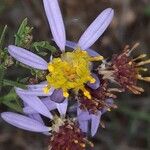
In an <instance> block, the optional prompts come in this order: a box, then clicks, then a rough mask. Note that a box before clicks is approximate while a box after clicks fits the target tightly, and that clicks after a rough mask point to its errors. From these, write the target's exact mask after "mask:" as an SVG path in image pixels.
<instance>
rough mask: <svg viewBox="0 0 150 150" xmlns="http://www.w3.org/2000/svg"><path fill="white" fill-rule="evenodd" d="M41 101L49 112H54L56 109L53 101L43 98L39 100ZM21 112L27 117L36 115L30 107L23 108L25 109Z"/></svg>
mask: <svg viewBox="0 0 150 150" xmlns="http://www.w3.org/2000/svg"><path fill="white" fill-rule="evenodd" d="M41 101H42V102H43V103H44V105H45V106H46V107H47V108H48V110H49V111H51V110H54V109H56V108H57V107H56V103H55V102H53V101H51V100H50V98H49V97H47V98H43V99H41ZM23 112H24V113H25V114H28V115H29V114H36V113H38V112H37V111H36V110H35V109H33V108H32V107H30V106H25V107H24V108H23Z"/></svg>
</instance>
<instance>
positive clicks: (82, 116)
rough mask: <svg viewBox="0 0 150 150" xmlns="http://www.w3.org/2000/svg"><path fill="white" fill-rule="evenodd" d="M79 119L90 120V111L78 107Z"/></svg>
mask: <svg viewBox="0 0 150 150" xmlns="http://www.w3.org/2000/svg"><path fill="white" fill-rule="evenodd" d="M77 116H78V120H82V121H83V120H90V118H91V116H90V114H89V112H88V111H83V110H81V109H80V108H79V107H78V108H77Z"/></svg>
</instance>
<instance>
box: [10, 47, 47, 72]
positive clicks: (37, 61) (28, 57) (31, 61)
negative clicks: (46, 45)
mask: <svg viewBox="0 0 150 150" xmlns="http://www.w3.org/2000/svg"><path fill="white" fill-rule="evenodd" d="M8 52H9V53H10V55H11V56H12V57H14V58H15V59H16V60H17V61H19V62H21V63H23V64H25V65H27V66H30V67H33V68H36V69H40V70H47V62H46V61H45V60H44V59H43V58H41V57H39V56H38V55H35V54H34V53H32V52H30V51H27V50H25V49H23V48H21V47H17V46H14V45H9V46H8Z"/></svg>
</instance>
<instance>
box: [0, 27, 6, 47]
mask: <svg viewBox="0 0 150 150" xmlns="http://www.w3.org/2000/svg"><path fill="white" fill-rule="evenodd" d="M6 31H7V25H5V26H4V29H3V31H2V34H1V36H0V49H2V47H3V42H4V38H5V35H6Z"/></svg>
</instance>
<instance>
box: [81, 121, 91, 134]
mask: <svg viewBox="0 0 150 150" xmlns="http://www.w3.org/2000/svg"><path fill="white" fill-rule="evenodd" d="M88 123H89V121H87V120H83V121H79V128H80V129H81V130H82V132H85V133H87V132H88Z"/></svg>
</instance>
